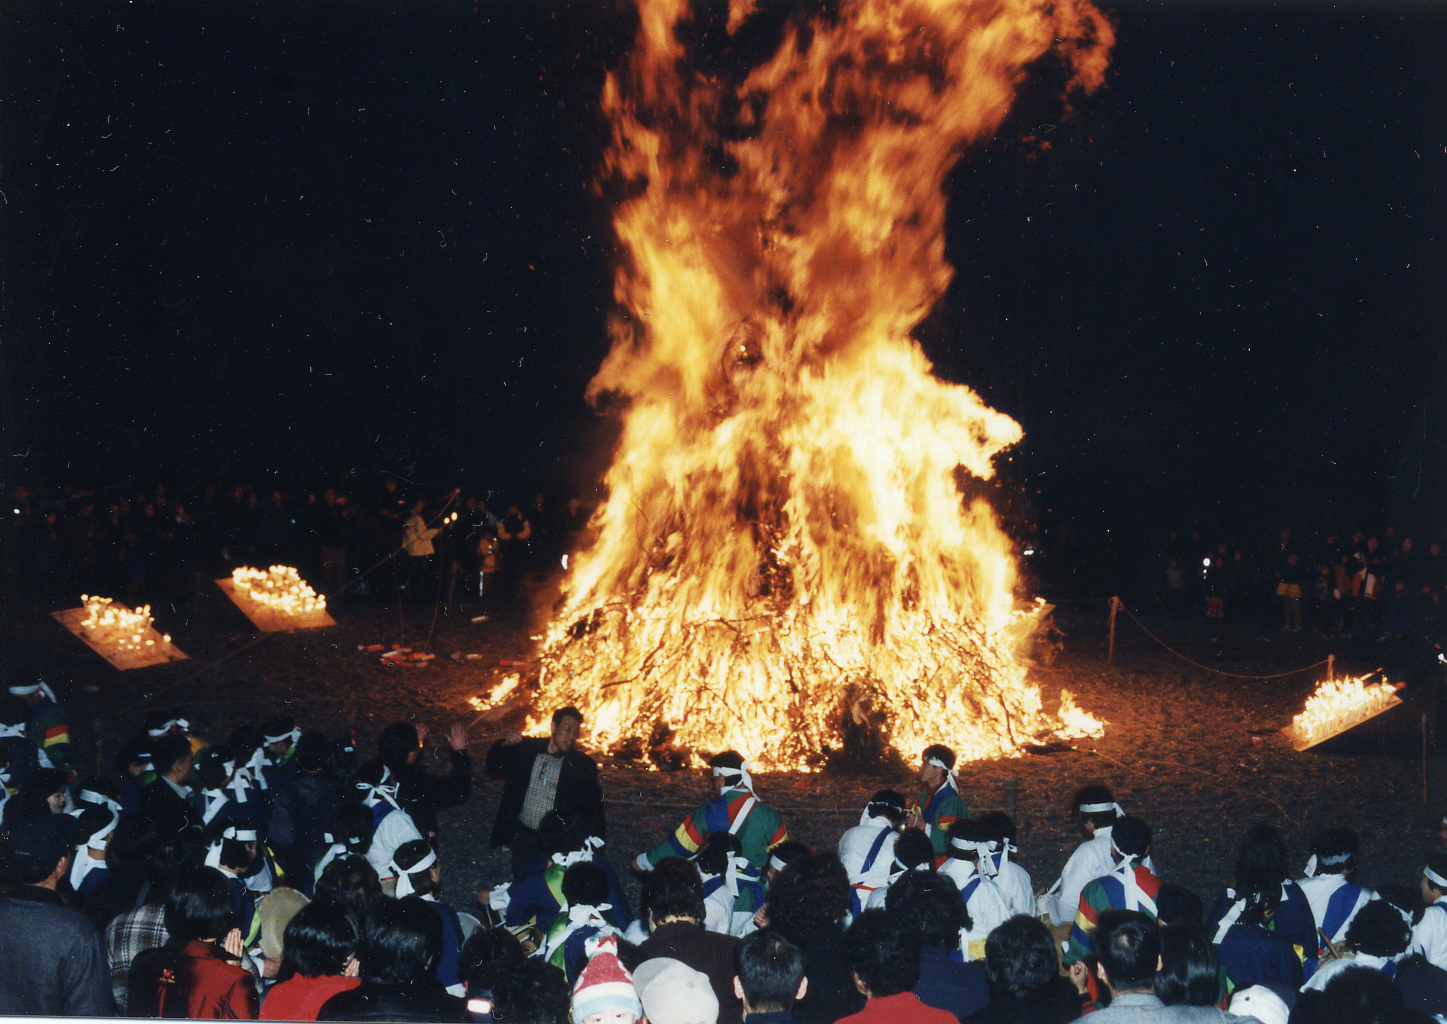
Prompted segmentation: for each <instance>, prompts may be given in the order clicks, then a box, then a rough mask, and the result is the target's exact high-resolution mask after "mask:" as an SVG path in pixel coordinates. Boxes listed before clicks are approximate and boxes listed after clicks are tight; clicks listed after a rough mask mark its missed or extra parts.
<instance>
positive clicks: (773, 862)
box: [769, 853, 789, 871]
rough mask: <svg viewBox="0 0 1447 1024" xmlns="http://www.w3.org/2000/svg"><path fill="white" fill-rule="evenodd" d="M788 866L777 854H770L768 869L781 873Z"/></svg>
mask: <svg viewBox="0 0 1447 1024" xmlns="http://www.w3.org/2000/svg"><path fill="white" fill-rule="evenodd" d="M788 866H789V865H788V863H787V862H785V861H784V859H783V858H782V857H780V856H779V855H778V854H777V853H775V854H770V856H769V867H771V868H773V869H774V870H775V871H783V870H784V869H785V868H786V867H788Z"/></svg>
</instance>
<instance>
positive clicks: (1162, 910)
mask: <svg viewBox="0 0 1447 1024" xmlns="http://www.w3.org/2000/svg"><path fill="white" fill-rule="evenodd" d="M1205 919H1206V906H1205V904H1204V903H1202V902H1201V897H1199V896H1197V895H1196V894H1195V893H1194V892H1192V891H1191V890H1190V889H1187V888H1186V887H1185V886H1184V885H1180V884H1178V883H1176V882H1163V883H1162V884H1161V887H1160V889H1158V890H1156V921H1158V922H1159V923H1160V924H1161V926H1162V927H1164V926H1165V925H1168V924H1179V925H1185V926H1186V927H1188V928H1198V929H1199V928H1201V927H1202V926H1203V924H1204V922H1205Z"/></svg>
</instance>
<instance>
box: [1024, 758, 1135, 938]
mask: <svg viewBox="0 0 1447 1024" xmlns="http://www.w3.org/2000/svg"><path fill="white" fill-rule="evenodd" d="M1072 803H1073V805H1074V807H1075V810H1076V812H1077V813H1078V814H1079V815H1080V827H1081V830H1082V831H1083V832H1084V833H1085V835H1086V840H1085V842H1083V843H1081V844H1080V845H1079V846H1077V847H1076V848H1075V852H1074V853H1072V854H1071V855H1070V859H1069V860H1067V861H1066V862H1065V868H1064V870H1062V871H1061V872H1060V878H1059V879H1058V880H1056V882H1055V884H1054V885H1052V886H1051V887H1050V888H1049V890H1047V891H1046V892H1045V893H1044V894H1042V895H1041V896H1040V897H1039V898H1038V899H1037V900H1036V901H1035V909H1036V912H1037V913H1038V914H1039V915H1040V916H1042V917H1049V919H1050V920H1049V924H1051V925H1052V926H1054V927H1057V928H1058V927H1060V926H1062V925H1068V924H1070V923H1071V922H1072V921H1074V920H1075V911H1076V910H1077V909H1078V907H1079V906H1080V893H1081V890H1083V889H1084V888H1085V885H1086V883H1087V882H1089V881H1090V880H1091V879H1094V878H1099V877H1100V876H1101V875H1105V874H1108V873H1110V872H1111V871H1112V870H1114V869H1115V863H1116V862H1115V859H1114V858H1113V857H1112V856H1111V852H1110V850H1111V847H1110V842H1111V830H1112V828H1113V827H1114V825H1115V822H1116V819H1117V818H1118V817H1124V816H1125V812H1124V811H1122V810H1121V809H1120V804H1118V803H1116V802H1115V797H1113V796H1112V795H1111V792H1110V790H1109V789H1107V788H1106V787H1104V786H1095V785H1092V786H1085V787H1083V788H1082V789H1081V790H1080V791H1079V792H1078V793H1076V794H1075V799H1074V800H1073V801H1072ZM1146 867H1148V868H1152V865H1151V863H1150V861H1146ZM1152 870H1154V868H1152Z"/></svg>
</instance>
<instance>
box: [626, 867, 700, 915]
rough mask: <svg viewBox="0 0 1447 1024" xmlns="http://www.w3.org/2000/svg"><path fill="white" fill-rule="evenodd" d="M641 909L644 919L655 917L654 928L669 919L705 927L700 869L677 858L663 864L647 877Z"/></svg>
mask: <svg viewBox="0 0 1447 1024" xmlns="http://www.w3.org/2000/svg"><path fill="white" fill-rule="evenodd" d="M639 906H640V907H641V909H642V911H643V914H644V916H645V917H647V916H649V915H651V916H652V917H653V922H654V925H655V926H657V925H660V924H663V923H664V922H665V921H667V920H668V919H669V918H670V917H673V918H681V919H687V920H690V921H693V922H695V923H696V924H703V919H704V905H703V879H701V878H700V877H699V875H698V869H696V868H695V867H694V866H693V865H692V864H691V863H689V862H688V861H686V860H679V859H678V858H676V857H670V858H669V859H668V860H665V861H663V862H662V863H660V864H659V865H658V866H657V867H655V868H654V869H653V870H652V871H650V872H648V874H647V875H646V876H645V877H644V879H643V892H642V894H641V896H640V899H639Z"/></svg>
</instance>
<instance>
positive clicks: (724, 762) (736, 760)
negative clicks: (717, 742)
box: [708, 750, 744, 771]
mask: <svg viewBox="0 0 1447 1024" xmlns="http://www.w3.org/2000/svg"><path fill="white" fill-rule="evenodd" d="M708 766H709V767H710V768H733V769H734V770H735V771H737V770H739V769H741V768H743V766H744V755H743V754H740V753H739V752H738V751H737V750H720V751H719V752H718V753H717V754H715V755H713V757H711V758H709V759H708Z"/></svg>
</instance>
